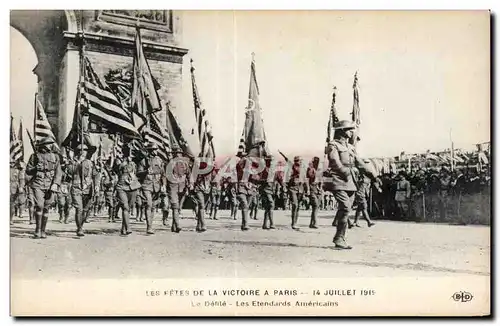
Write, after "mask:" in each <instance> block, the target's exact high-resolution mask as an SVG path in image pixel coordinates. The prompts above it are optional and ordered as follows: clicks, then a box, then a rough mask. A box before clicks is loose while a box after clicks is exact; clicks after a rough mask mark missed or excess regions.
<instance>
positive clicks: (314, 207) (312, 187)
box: [306, 156, 322, 229]
mask: <svg viewBox="0 0 500 326" xmlns="http://www.w3.org/2000/svg"><path fill="white" fill-rule="evenodd" d="M318 168H319V157H317V156H316V157H314V158H313V161H312V164H311V166H309V167H308V169H307V174H306V175H307V182H306V188H307V191H306V192H307V193H308V194H309V200H310V201H309V204H310V205H311V222H310V223H309V227H310V228H311V229H317V228H318V226H317V225H316V223H317V221H316V220H317V217H318V209H319V207H320V200H321V199H320V198H321V196H322V195H321V182H320V180H318V179H319V177H320V176H318V175H317V173H318Z"/></svg>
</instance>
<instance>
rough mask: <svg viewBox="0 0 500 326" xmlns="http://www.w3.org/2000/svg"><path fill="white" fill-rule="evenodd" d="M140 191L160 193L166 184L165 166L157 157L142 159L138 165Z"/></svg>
mask: <svg viewBox="0 0 500 326" xmlns="http://www.w3.org/2000/svg"><path fill="white" fill-rule="evenodd" d="M137 174H138V175H139V178H140V181H141V184H142V190H146V191H152V192H155V193H156V192H160V190H161V187H162V186H163V185H165V184H166V180H165V165H164V163H163V160H162V159H161V158H160V157H159V156H154V157H149V158H144V159H143V160H142V161H141V163H140V164H139V168H138V173H137Z"/></svg>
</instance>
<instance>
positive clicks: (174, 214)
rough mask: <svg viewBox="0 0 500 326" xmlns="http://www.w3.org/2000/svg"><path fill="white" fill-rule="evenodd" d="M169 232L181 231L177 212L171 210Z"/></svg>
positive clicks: (176, 210)
mask: <svg viewBox="0 0 500 326" xmlns="http://www.w3.org/2000/svg"><path fill="white" fill-rule="evenodd" d="M170 231H172V232H175V233H179V232H181V231H182V229H181V228H180V227H179V210H178V209H173V210H172V226H171V227H170Z"/></svg>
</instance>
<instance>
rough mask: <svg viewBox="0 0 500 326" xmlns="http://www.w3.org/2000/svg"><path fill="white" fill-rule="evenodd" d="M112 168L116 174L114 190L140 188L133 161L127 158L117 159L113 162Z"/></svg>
mask: <svg viewBox="0 0 500 326" xmlns="http://www.w3.org/2000/svg"><path fill="white" fill-rule="evenodd" d="M114 170H115V173H116V174H117V175H118V182H117V184H116V190H125V191H133V190H137V189H139V188H141V184H140V183H139V180H138V179H137V174H136V173H137V167H136V164H135V162H134V161H130V160H128V159H125V160H118V161H117V162H116V163H115V167H114Z"/></svg>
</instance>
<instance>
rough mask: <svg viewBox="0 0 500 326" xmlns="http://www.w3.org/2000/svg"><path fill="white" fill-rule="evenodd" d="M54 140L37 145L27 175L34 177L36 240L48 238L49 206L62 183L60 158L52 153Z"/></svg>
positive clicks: (45, 140)
mask: <svg viewBox="0 0 500 326" xmlns="http://www.w3.org/2000/svg"><path fill="white" fill-rule="evenodd" d="M51 144H53V140H51V139H49V138H44V139H42V140H40V141H39V143H38V144H37V145H36V147H37V151H36V152H35V153H33V154H32V155H31V157H30V159H29V161H28V165H27V167H26V173H27V174H28V175H31V176H32V180H31V181H30V185H31V189H32V191H33V200H34V203H35V214H34V215H35V223H36V227H35V238H42V239H44V238H46V237H47V236H46V233H45V229H46V227H47V221H48V215H47V214H48V211H49V206H50V204H51V203H52V201H53V193H54V192H58V190H59V185H60V183H61V175H62V172H61V164H60V161H59V156H58V155H56V154H55V153H52V152H51V151H50V147H49V146H50V145H51Z"/></svg>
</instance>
